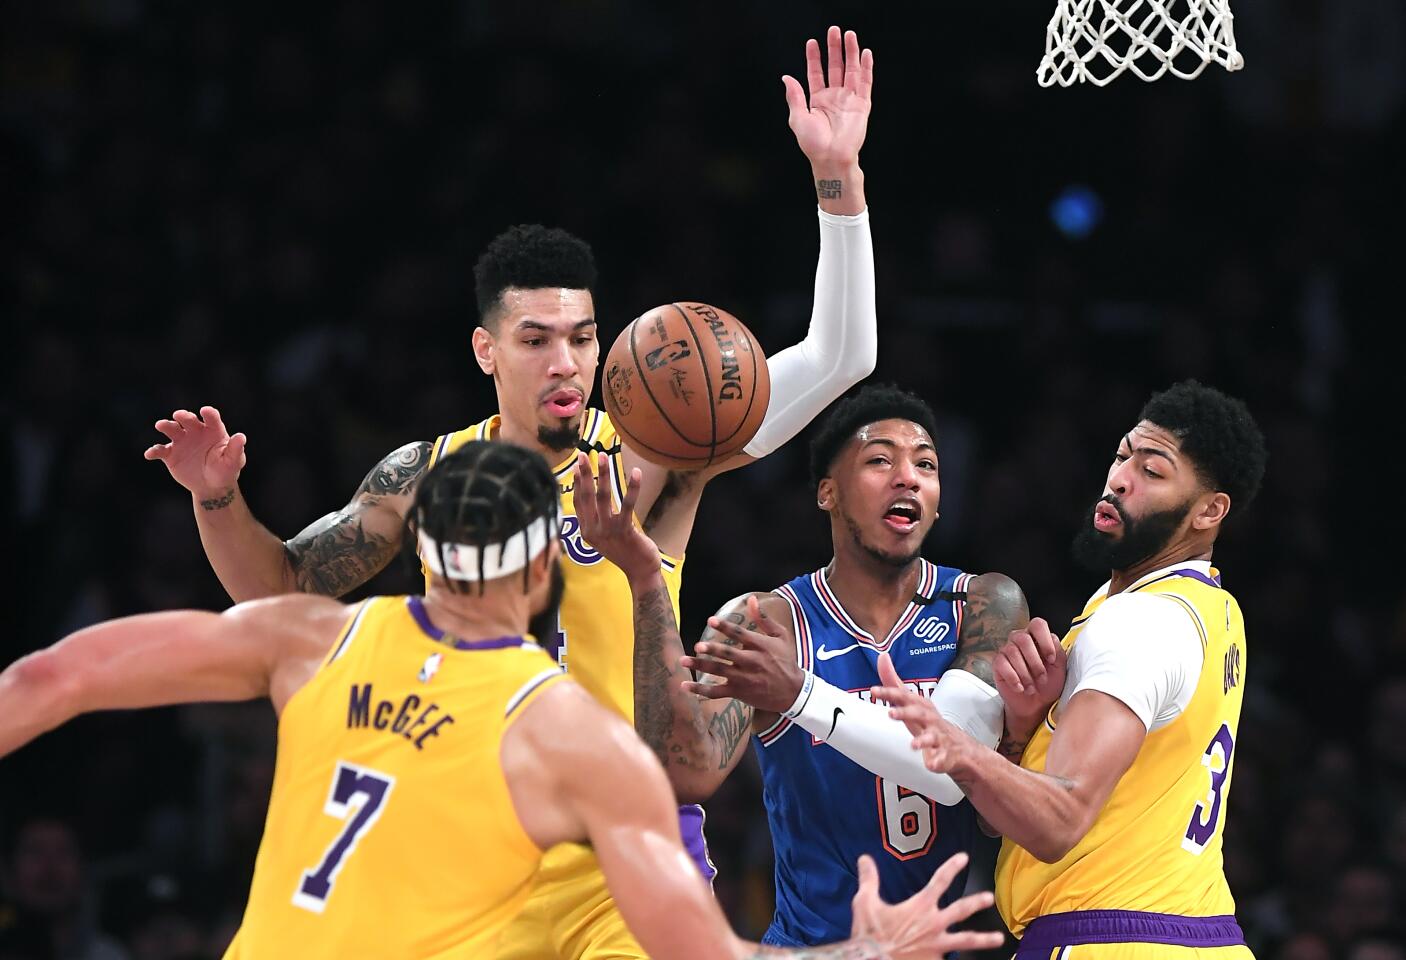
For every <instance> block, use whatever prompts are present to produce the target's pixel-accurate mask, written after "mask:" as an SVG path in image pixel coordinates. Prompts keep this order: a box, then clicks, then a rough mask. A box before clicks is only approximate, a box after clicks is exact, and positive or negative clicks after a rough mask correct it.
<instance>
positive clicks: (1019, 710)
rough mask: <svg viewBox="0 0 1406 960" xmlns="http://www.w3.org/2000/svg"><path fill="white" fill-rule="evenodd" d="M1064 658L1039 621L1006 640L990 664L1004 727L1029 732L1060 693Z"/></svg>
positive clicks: (1042, 621) (1035, 620)
mask: <svg viewBox="0 0 1406 960" xmlns="http://www.w3.org/2000/svg"><path fill="white" fill-rule="evenodd" d="M1068 659H1069V658H1068V654H1067V653H1065V650H1064V646H1063V645H1062V644H1061V643H1060V642H1059V637H1057V636H1055V635H1054V634H1053V633H1051V632H1050V625H1049V624H1048V623H1047V622H1046V621H1045V620H1044V619H1043V618H1041V617H1036V618H1035V619H1033V620H1031V621H1030V624H1029V626H1027V627H1026V628H1025V629H1024V630H1012V631H1011V635H1010V639H1009V640H1007V641H1006V643H1005V645H1004V646H1002V647H1001V649H1000V650H998V651H996V656H995V657H994V658H993V659H992V661H991V670H992V672H993V673H994V674H995V676H996V691H997V692H998V693H1000V695H1001V699H1002V700H1003V701H1005V705H1006V726H1007V727H1008V728H1010V729H1011V730H1027V729H1033V728H1034V727H1035V725H1036V724H1038V723H1039V722H1040V721H1041V720H1042V719H1044V716H1045V714H1046V713H1047V712H1048V711H1049V709H1050V707H1051V706H1052V705H1053V704H1054V702H1055V701H1056V700H1058V699H1059V697H1060V694H1062V693H1063V692H1064V677H1065V670H1066V665H1067V663H1068Z"/></svg>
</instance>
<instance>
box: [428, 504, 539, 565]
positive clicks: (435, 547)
mask: <svg viewBox="0 0 1406 960" xmlns="http://www.w3.org/2000/svg"><path fill="white" fill-rule="evenodd" d="M559 528H560V524H559V523H558V522H557V512H556V511H555V510H553V511H552V512H551V513H550V514H548V515H546V516H542V517H538V518H537V519H536V520H534V521H532V522H531V523H529V524H528V525H527V526H526V527H525V528H524V529H523V530H518V531H516V532H515V533H511V534H509V535H508V536H507V537H505V538H504V542H503V543H490V544H489V545H488V546H486V547H484V548H483V550H482V553H483V556H482V564H483V577H482V579H484V580H497V579H498V578H499V577H506V576H507V575H508V574H510V573H517V572H518V571H519V570H521V569H522V568H523V567H525V566H527V565H528V564H529V563H531V562H532V561H533V560H535V559H536V558H537V556H538V554H540V553H541V552H542V551H543V550H545V549H547V544H549V543H551V542H552V537H553V536H554V535H556V534H557V533H559V532H560V529H559ZM524 533H526V536H523V534H524ZM418 536H419V539H420V558H421V559H423V560H424V561H425V566H427V567H429V568H430V570H431V571H433V572H434V573H435V574H437V575H439V576H441V577H445V578H446V579H449V580H469V581H476V580H478V579H480V577H479V563H480V557H479V552H480V551H479V548H478V547H473V546H469V545H468V544H463V543H445V544H440V543H438V542H436V541H435V539H434V538H433V537H431V536H430V535H429V534H428V533H426V532H425V531H424V529H423V528H421V529H420V531H419V534H418ZM441 551H443V552H441ZM441 558H443V559H444V560H445V561H447V564H448V569H445V568H444V566H443V565H442V564H441Z"/></svg>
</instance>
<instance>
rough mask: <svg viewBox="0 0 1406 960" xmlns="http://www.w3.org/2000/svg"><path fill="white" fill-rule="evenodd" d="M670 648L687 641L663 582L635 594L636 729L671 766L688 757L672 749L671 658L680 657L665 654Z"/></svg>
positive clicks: (678, 648) (661, 758) (680, 645)
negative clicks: (680, 634) (680, 628)
mask: <svg viewBox="0 0 1406 960" xmlns="http://www.w3.org/2000/svg"><path fill="white" fill-rule="evenodd" d="M666 648H668V649H669V650H670V653H672V652H673V651H674V650H678V651H680V652H682V650H683V641H682V640H680V639H679V628H678V624H677V623H676V622H675V620H674V608H673V604H671V603H670V602H669V591H668V588H666V587H665V586H664V585H663V584H662V583H661V584H660V585H659V586H657V587H655V588H653V589H651V590H647V591H645V592H643V593H641V594H639V595H638V596H636V597H635V667H634V680H635V732H636V733H638V734H639V735H640V739H641V740H643V741H644V742H645V743H646V744H648V746H649V748H650V749H651V750H653V751H654V753H655V755H656V756H657V757H658V758H659V762H660V763H662V764H664V766H666V767H667V766H668V765H669V764H670V763H687V762H688V760H687V759H686V758H685V757H684V756H682V751H677V752H676V751H672V750H671V747H672V746H674V744H671V743H670V739H671V738H670V734H671V733H672V732H673V728H674V709H673V703H672V699H671V697H670V696H669V693H670V690H669V688H670V685H672V684H675V683H677V680H676V679H675V678H674V670H673V668H672V666H671V664H670V663H668V662H667V661H668V660H670V659H676V658H673V657H672V656H670V655H667V654H665V652H664V651H665V649H666Z"/></svg>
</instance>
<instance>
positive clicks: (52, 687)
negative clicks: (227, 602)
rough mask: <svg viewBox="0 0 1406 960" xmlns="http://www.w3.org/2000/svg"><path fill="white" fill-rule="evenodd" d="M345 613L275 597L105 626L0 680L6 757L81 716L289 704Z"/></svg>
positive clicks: (0, 731) (0, 747) (26, 660)
mask: <svg viewBox="0 0 1406 960" xmlns="http://www.w3.org/2000/svg"><path fill="white" fill-rule="evenodd" d="M345 611H346V608H345V607H343V606H342V605H341V604H339V603H335V602H333V601H331V600H326V599H323V598H320V597H319V598H313V597H278V598H275V599H272V600H261V601H256V602H254V603H247V604H241V605H239V606H235V607H231V608H230V609H229V610H226V611H225V612H224V613H220V614H216V613H206V612H204V611H199V610H173V611H166V612H163V613H146V614H141V615H139V616H134V617H123V618H122V619H120V620H109V621H107V622H106V623H99V624H96V625H94V626H91V627H85V628H84V629H82V630H79V631H77V632H75V633H72V634H70V635H69V636H67V637H65V638H64V639H62V640H60V641H59V642H58V643H56V644H54V645H53V646H51V647H48V648H46V649H44V650H39V651H36V652H34V653H31V654H29V655H28V656H25V657H22V658H21V659H19V660H16V661H15V662H14V663H12V664H10V666H9V667H8V668H6V670H5V671H4V672H3V673H0V756H4V755H6V754H8V753H10V752H12V751H14V750H17V749H18V748H20V747H21V746H23V745H24V744H26V743H28V742H29V741H30V740H33V739H34V738H35V737H37V736H39V735H40V734H42V733H46V732H47V731H49V730H52V729H54V728H55V727H57V726H59V725H60V724H63V723H65V722H67V721H69V720H71V719H73V718H74V717H76V716H78V715H79V714H83V713H90V712H93V711H96V710H121V709H133V708H137V707H159V706H166V705H169V704H173V703H192V702H199V701H230V700H252V699H254V698H256V697H262V696H272V697H273V700H274V705H275V707H277V708H279V709H282V706H283V703H284V702H286V700H287V698H288V697H289V696H291V695H292V692H293V691H294V690H296V689H297V688H298V687H299V686H301V685H302V683H303V682H305V681H306V679H307V677H308V676H310V675H311V673H312V670H313V669H315V668H316V665H317V662H318V661H319V659H320V658H321V656H322V655H323V654H325V653H326V651H327V648H328V646H329V645H330V644H331V641H332V638H333V637H335V636H336V634H337V631H338V629H339V628H340V626H341V624H342V623H343V621H344V620H345V619H346V612H345Z"/></svg>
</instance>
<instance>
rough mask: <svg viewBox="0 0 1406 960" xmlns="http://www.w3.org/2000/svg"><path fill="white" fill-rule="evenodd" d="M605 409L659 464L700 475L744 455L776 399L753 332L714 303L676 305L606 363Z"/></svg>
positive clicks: (648, 317)
mask: <svg viewBox="0 0 1406 960" xmlns="http://www.w3.org/2000/svg"><path fill="white" fill-rule="evenodd" d="M604 381H605V409H606V412H607V413H609V414H610V419H611V422H613V423H614V424H615V428H616V430H618V431H619V432H620V435H621V436H622V437H623V438H624V439H625V441H626V442H627V443H629V445H630V447H631V448H632V449H633V450H634V451H635V452H636V453H638V454H639V455H640V456H642V457H644V458H645V459H646V460H649V461H651V462H652V463H657V464H659V465H661V466H665V467H678V468H682V469H694V470H696V469H699V468H702V467H706V466H708V465H710V464H712V463H716V462H717V461H718V460H721V459H723V458H725V457H729V456H731V455H732V454H735V453H737V452H738V451H739V450H741V449H742V448H743V447H745V446H746V445H747V443H748V442H749V441H750V440H751V439H752V437H753V436H754V435H755V434H756V432H757V428H758V427H760V426H761V424H762V418H763V417H765V416H766V407H767V403H768V402H769V401H770V400H771V377H770V375H769V374H768V372H767V366H766V356H765V355H764V354H763V353H762V348H761V347H760V346H759V345H758V344H757V341H756V338H754V337H753V336H752V332H751V331H750V330H748V329H747V328H746V326H744V325H743V323H742V321H741V320H738V319H737V318H736V317H734V316H733V315H732V314H730V313H728V312H727V311H726V310H719V309H718V308H717V307H714V306H710V305H708V304H706V303H686V302H679V303H668V304H665V305H663V306H660V307H655V308H654V309H653V310H650V311H648V312H646V313H645V314H644V315H642V316H640V317H637V318H636V319H635V320H633V321H631V322H630V324H629V325H628V326H627V327H625V329H624V330H622V331H621V332H620V336H619V337H617V338H616V340H615V344H614V346H612V347H611V348H610V353H609V355H607V356H606V359H605V378H604Z"/></svg>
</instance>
